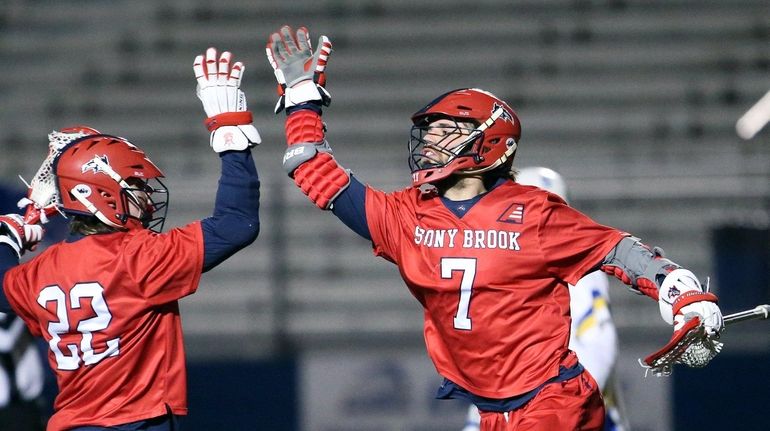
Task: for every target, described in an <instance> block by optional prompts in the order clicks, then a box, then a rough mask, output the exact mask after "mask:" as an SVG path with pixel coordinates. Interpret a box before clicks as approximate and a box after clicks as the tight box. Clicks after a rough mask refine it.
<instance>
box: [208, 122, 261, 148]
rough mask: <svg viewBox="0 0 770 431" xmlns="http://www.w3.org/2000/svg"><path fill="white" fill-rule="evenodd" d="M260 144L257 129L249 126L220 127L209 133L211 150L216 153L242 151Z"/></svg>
mask: <svg viewBox="0 0 770 431" xmlns="http://www.w3.org/2000/svg"><path fill="white" fill-rule="evenodd" d="M260 142H262V139H261V137H260V136H259V132H258V131H257V129H256V128H255V127H254V126H252V125H251V124H245V125H241V126H222V127H220V128H218V129H216V130H214V131H213V132H211V142H210V144H211V148H213V149H214V151H216V152H217V153H222V152H225V151H242V150H245V149H247V148H251V147H254V146H256V145H258V144H259V143H260Z"/></svg>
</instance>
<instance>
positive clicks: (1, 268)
mask: <svg viewBox="0 0 770 431" xmlns="http://www.w3.org/2000/svg"><path fill="white" fill-rule="evenodd" d="M18 264H19V258H18V256H16V252H15V251H13V249H12V248H11V247H10V246H8V245H6V244H0V313H13V310H11V304H9V303H8V298H7V297H6V296H5V290H3V279H5V273H6V271H8V270H9V269H11V268H13V267H14V266H16V265H18Z"/></svg>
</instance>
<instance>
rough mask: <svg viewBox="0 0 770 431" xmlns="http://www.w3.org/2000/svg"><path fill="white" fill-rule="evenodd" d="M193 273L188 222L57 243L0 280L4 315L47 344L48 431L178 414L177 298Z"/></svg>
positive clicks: (182, 384)
mask: <svg viewBox="0 0 770 431" xmlns="http://www.w3.org/2000/svg"><path fill="white" fill-rule="evenodd" d="M202 267H203V234H202V230H201V226H200V223H199V222H195V223H192V224H190V225H188V226H185V227H183V228H177V229H172V230H171V231H169V232H168V233H163V234H157V233H154V232H151V231H149V230H144V229H142V230H132V231H128V232H117V233H109V234H98V235H88V236H85V237H83V238H81V239H79V240H77V241H75V242H71V243H69V242H62V243H58V244H55V245H52V246H50V247H49V248H48V249H46V250H45V251H43V252H42V253H41V254H40V255H38V256H36V257H35V258H33V259H32V260H30V261H29V262H27V263H23V264H21V265H19V266H16V267H14V268H12V269H10V270H9V271H8V272H7V273H6V276H5V279H4V280H3V286H4V288H5V293H6V295H7V297H8V299H9V301H10V303H11V306H12V308H13V309H14V311H15V312H16V313H17V314H18V315H19V316H20V317H21V318H22V319H24V322H25V323H26V324H27V326H28V327H29V329H30V331H31V332H32V333H33V334H35V335H37V336H42V337H44V338H45V340H46V341H47V342H48V345H49V352H48V353H49V354H48V357H49V363H50V366H51V369H53V370H54V372H55V374H56V378H57V383H58V386H59V394H58V396H57V398H56V402H55V405H54V409H55V413H54V415H53V416H52V417H51V419H50V421H49V423H48V428H47V429H48V431H58V430H64V429H68V428H71V427H75V426H79V425H99V426H111V425H119V424H125V423H131V422H136V421H139V420H143V419H149V418H153V417H157V416H161V415H164V414H166V413H167V412H168V411H169V410H170V411H171V412H173V413H174V414H179V415H184V414H186V413H187V398H186V396H187V395H186V393H187V381H186V380H187V376H186V368H185V357H184V347H183V340H182V324H181V318H180V314H179V306H178V302H177V300H178V299H180V298H182V297H184V296H187V295H189V294H191V293H193V292H195V290H196V289H197V286H198V282H199V280H200V276H201V272H202Z"/></svg>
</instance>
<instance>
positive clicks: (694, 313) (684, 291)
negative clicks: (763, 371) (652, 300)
mask: <svg viewBox="0 0 770 431" xmlns="http://www.w3.org/2000/svg"><path fill="white" fill-rule="evenodd" d="M717 302H718V299H717V296H716V295H714V294H713V293H710V292H705V291H704V290H703V288H702V287H701V284H700V282H699V281H698V279H697V278H696V277H695V275H694V274H693V273H692V272H690V271H689V270H686V269H683V268H680V269H676V270H674V271H671V272H670V273H669V274H668V275H667V276H666V278H665V279H664V280H663V284H662V285H661V287H660V292H659V295H658V305H659V307H660V314H661V317H663V320H665V321H666V322H667V323H669V324H673V325H674V331H677V330H679V329H680V328H681V327H682V326H683V325H684V324H685V322H687V321H688V320H690V319H692V318H693V317H698V318H700V321H701V322H702V323H703V325H704V327H705V329H706V332H707V333H708V334H709V335H711V336H714V337H718V336H719V333H720V332H721V331H722V330H723V329H724V321H723V319H722V311H721V310H720V309H719V306H718V305H717Z"/></svg>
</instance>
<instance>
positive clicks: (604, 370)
mask: <svg viewBox="0 0 770 431" xmlns="http://www.w3.org/2000/svg"><path fill="white" fill-rule="evenodd" d="M516 182H517V183H519V184H525V185H531V186H537V187H540V188H542V189H545V190H548V191H550V192H551V193H555V194H557V195H559V196H561V197H562V198H564V200H567V201H569V199H568V196H567V186H566V183H565V182H564V179H563V178H562V176H561V175H560V174H559V173H558V172H556V171H554V170H553V169H549V168H544V167H526V168H522V169H521V170H520V172H519V174H518V175H517V176H516ZM608 291H609V281H608V278H607V275H606V274H605V273H604V272H602V271H594V272H592V273H589V274H587V275H586V276H585V277H583V278H581V279H580V281H578V283H577V284H576V285H574V286H573V285H569V293H570V312H571V315H572V327H571V333H570V341H569V348H570V349H571V350H573V351H574V352H575V353H577V355H578V359H579V360H580V363H581V364H583V366H584V367H585V368H586V369H587V370H588V371H589V372H590V373H591V375H592V376H593V377H594V379H596V382H597V383H598V384H599V387H600V388H601V390H602V394H603V396H604V402H605V410H606V412H607V418H606V421H605V427H604V429H605V430H608V431H628V429H629V427H628V425H627V422H626V418H625V415H624V414H622V403H621V399H620V396H619V392H618V385H617V380H616V377H615V360H616V359H617V354H618V345H617V332H616V331H615V324H614V323H613V322H612V315H611V314H610V309H609V293H608ZM479 420H480V417H479V412H478V409H477V408H476V406H474V405H471V406H470V407H469V409H468V416H467V419H466V423H465V427H464V428H463V429H462V431H479Z"/></svg>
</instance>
